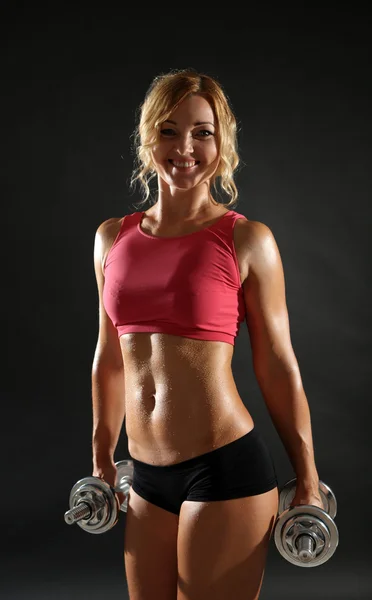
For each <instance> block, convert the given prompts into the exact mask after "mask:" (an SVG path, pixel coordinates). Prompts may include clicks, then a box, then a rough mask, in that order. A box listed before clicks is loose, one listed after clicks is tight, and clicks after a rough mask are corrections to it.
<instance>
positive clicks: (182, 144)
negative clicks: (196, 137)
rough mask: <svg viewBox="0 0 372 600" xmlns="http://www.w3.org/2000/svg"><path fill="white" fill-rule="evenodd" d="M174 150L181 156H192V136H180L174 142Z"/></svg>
mask: <svg viewBox="0 0 372 600" xmlns="http://www.w3.org/2000/svg"><path fill="white" fill-rule="evenodd" d="M174 142H175V143H174V149H175V151H176V152H177V153H178V154H180V155H181V156H185V155H186V154H192V153H193V152H194V144H193V137H192V135H187V134H185V135H180V136H178V139H175V141H174Z"/></svg>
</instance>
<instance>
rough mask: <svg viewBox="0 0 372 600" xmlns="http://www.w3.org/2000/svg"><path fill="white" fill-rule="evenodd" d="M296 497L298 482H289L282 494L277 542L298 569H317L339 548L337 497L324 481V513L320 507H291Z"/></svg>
mask: <svg viewBox="0 0 372 600" xmlns="http://www.w3.org/2000/svg"><path fill="white" fill-rule="evenodd" d="M295 493H296V479H291V480H290V481H288V482H287V483H286V484H285V486H284V487H283V489H282V490H281V492H280V496H279V512H278V518H277V521H276V524H275V527H274V541H275V545H276V547H277V549H278V550H279V552H280V554H281V555H282V556H283V558H285V559H286V560H287V561H289V562H290V563H292V564H294V565H297V566H298V567H317V566H318V565H321V564H322V563H325V562H326V561H327V560H329V559H330V558H331V556H332V555H333V554H334V552H335V551H336V548H337V546H338V539H339V536H338V530H337V527H336V524H335V522H334V518H335V516H336V513H337V502H336V497H335V495H334V493H333V492H332V490H331V489H330V488H329V487H328V486H327V485H326V484H325V483H323V482H322V481H320V482H319V493H320V497H321V499H322V501H323V506H324V510H323V509H321V508H319V507H318V506H311V505H305V504H303V505H299V506H292V507H290V503H291V502H292V500H293V498H294V496H295Z"/></svg>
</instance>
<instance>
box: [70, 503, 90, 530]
mask: <svg viewBox="0 0 372 600" xmlns="http://www.w3.org/2000/svg"><path fill="white" fill-rule="evenodd" d="M92 514H93V513H92V509H91V507H90V506H89V504H88V503H87V502H79V504H78V505H77V506H75V507H74V508H71V510H68V511H67V512H65V521H66V523H67V525H73V524H74V523H77V522H78V521H81V520H82V519H90V517H91V516H92Z"/></svg>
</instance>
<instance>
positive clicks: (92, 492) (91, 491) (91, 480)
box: [69, 476, 119, 533]
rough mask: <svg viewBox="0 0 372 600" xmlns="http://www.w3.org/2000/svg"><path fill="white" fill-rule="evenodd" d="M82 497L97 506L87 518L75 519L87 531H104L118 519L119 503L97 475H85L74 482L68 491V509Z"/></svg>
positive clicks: (75, 504) (82, 499)
mask: <svg viewBox="0 0 372 600" xmlns="http://www.w3.org/2000/svg"><path fill="white" fill-rule="evenodd" d="M84 499H86V500H88V501H90V502H88V503H93V504H95V505H97V503H98V504H99V507H98V508H97V510H96V514H95V515H93V516H92V517H91V518H89V519H81V520H80V521H77V524H78V525H79V527H81V528H82V529H84V530H85V531H88V532H89V533H104V532H106V531H108V529H111V527H113V526H114V525H115V524H116V522H117V520H118V513H119V510H118V509H119V503H118V500H117V497H116V495H115V493H114V492H113V490H112V488H111V487H110V486H109V484H108V483H106V482H105V481H103V480H102V479H100V478H99V477H94V476H92V477H85V478H84V479H80V480H79V481H77V482H76V483H75V485H74V486H73V488H72V489H71V492H70V501H69V502H70V509H72V508H75V506H77V505H78V504H79V503H80V502H84Z"/></svg>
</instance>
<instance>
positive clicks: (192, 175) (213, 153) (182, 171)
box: [151, 95, 219, 190]
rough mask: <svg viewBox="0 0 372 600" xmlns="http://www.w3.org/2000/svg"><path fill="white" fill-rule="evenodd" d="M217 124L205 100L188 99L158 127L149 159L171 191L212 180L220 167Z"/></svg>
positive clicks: (196, 97) (186, 188)
mask: <svg viewBox="0 0 372 600" xmlns="http://www.w3.org/2000/svg"><path fill="white" fill-rule="evenodd" d="M216 127H217V123H216V120H215V116H214V114H213V110H212V108H211V106H210V104H209V103H208V101H207V100H206V99H205V98H203V97H202V96H198V95H191V96H188V97H187V98H186V99H185V100H183V101H182V102H181V104H180V105H179V106H178V107H177V108H176V110H174V111H173V112H172V113H171V115H170V116H169V117H168V119H167V120H166V121H163V123H162V124H161V125H160V127H159V135H158V140H157V142H156V144H155V145H154V146H153V147H152V153H151V155H152V160H153V163H154V167H155V169H156V171H157V173H158V175H159V177H160V178H161V179H162V180H163V181H164V182H165V183H166V184H168V185H169V187H171V188H175V189H182V190H188V189H190V188H193V187H195V186H199V185H201V184H202V183H204V182H206V181H208V180H210V179H211V177H212V176H213V174H214V173H215V172H216V170H217V167H218V164H219V153H218V145H217V131H216Z"/></svg>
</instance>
